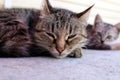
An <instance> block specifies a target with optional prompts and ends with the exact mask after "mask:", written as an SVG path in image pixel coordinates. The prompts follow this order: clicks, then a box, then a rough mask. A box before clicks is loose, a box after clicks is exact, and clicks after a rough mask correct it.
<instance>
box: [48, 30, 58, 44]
mask: <svg viewBox="0 0 120 80" xmlns="http://www.w3.org/2000/svg"><path fill="white" fill-rule="evenodd" d="M46 34H47V35H48V36H49V37H50V38H51V39H52V40H53V42H54V41H55V40H56V36H55V35H54V34H53V33H49V32H46Z"/></svg>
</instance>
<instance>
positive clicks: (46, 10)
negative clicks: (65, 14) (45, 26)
mask: <svg viewBox="0 0 120 80" xmlns="http://www.w3.org/2000/svg"><path fill="white" fill-rule="evenodd" d="M52 11H53V8H52V6H51V4H50V2H49V0H44V4H43V9H42V10H41V15H42V16H45V15H47V14H50V13H52Z"/></svg>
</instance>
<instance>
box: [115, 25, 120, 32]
mask: <svg viewBox="0 0 120 80" xmlns="http://www.w3.org/2000/svg"><path fill="white" fill-rule="evenodd" d="M114 27H116V28H117V30H118V31H119V32H120V23H117V24H115V25H114Z"/></svg>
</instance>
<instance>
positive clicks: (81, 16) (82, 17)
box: [77, 5, 94, 23]
mask: <svg viewBox="0 0 120 80" xmlns="http://www.w3.org/2000/svg"><path fill="white" fill-rule="evenodd" d="M93 6H94V5H92V6H90V7H89V8H88V9H86V10H85V11H83V12H81V13H78V14H77V17H78V18H79V20H80V21H81V22H83V23H87V20H88V18H89V14H90V10H91V8H92V7H93Z"/></svg>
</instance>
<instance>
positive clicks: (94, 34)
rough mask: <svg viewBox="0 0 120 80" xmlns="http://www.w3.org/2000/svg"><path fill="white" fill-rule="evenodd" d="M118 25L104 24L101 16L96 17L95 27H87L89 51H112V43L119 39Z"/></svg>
mask: <svg viewBox="0 0 120 80" xmlns="http://www.w3.org/2000/svg"><path fill="white" fill-rule="evenodd" d="M117 26H118V24H116V25H111V24H109V23H105V22H103V20H102V19H101V17H100V15H96V18H95V22H94V25H88V26H87V34H88V43H87V45H86V47H87V48H88V49H100V50H109V49H112V46H111V45H110V43H112V42H113V41H115V40H116V39H118V37H119V31H118V28H117Z"/></svg>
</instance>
